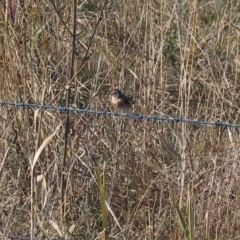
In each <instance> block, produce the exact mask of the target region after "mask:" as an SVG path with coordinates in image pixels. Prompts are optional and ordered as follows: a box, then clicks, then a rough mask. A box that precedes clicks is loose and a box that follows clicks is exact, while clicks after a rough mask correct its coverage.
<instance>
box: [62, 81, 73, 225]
mask: <svg viewBox="0 0 240 240" xmlns="http://www.w3.org/2000/svg"><path fill="white" fill-rule="evenodd" d="M70 90H71V88H70V86H69V85H67V86H66V91H67V97H66V115H67V116H66V122H65V135H64V151H63V159H62V168H61V227H62V228H63V226H64V225H63V221H64V217H65V210H66V178H65V175H66V157H67V140H68V134H69V109H68V108H69V102H70Z"/></svg>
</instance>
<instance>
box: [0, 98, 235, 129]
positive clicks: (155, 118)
mask: <svg viewBox="0 0 240 240" xmlns="http://www.w3.org/2000/svg"><path fill="white" fill-rule="evenodd" d="M0 105H9V106H14V107H32V108H41V109H52V110H57V111H59V112H77V113H89V114H96V115H113V116H120V117H131V118H135V119H139V120H153V121H169V122H177V123H193V124H201V125H212V126H217V127H233V128H240V125H239V124H230V123H227V122H220V121H216V122H206V121H203V120H195V119H186V118H182V117H162V116H156V115H143V114H141V113H119V112H117V113H115V112H109V111H106V110H99V111H97V110H91V109H81V108H71V107H64V106H58V107H57V106H52V105H43V104H31V103H26V102H4V101H0Z"/></svg>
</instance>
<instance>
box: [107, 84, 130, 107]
mask: <svg viewBox="0 0 240 240" xmlns="http://www.w3.org/2000/svg"><path fill="white" fill-rule="evenodd" d="M110 101H111V103H112V105H113V106H114V107H116V108H118V109H120V110H125V111H126V110H131V108H132V105H133V104H134V101H133V99H132V97H128V96H126V95H125V94H123V93H122V92H121V91H120V90H119V89H116V88H115V89H113V90H112V92H111V93H110Z"/></svg>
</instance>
